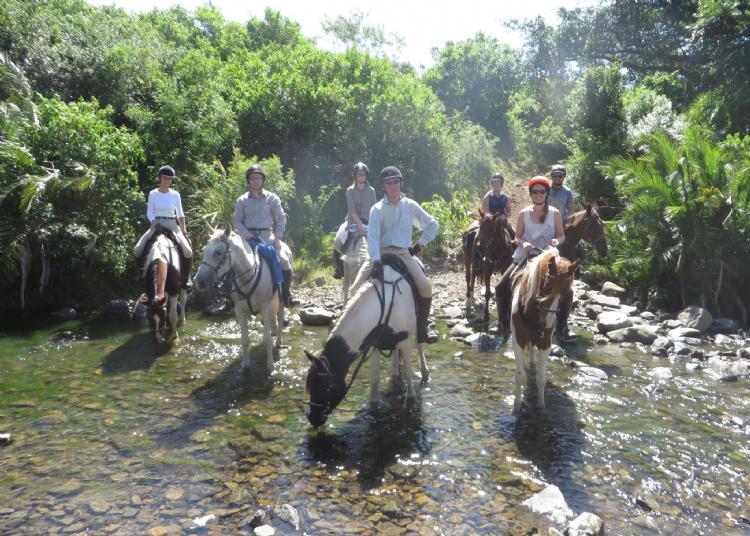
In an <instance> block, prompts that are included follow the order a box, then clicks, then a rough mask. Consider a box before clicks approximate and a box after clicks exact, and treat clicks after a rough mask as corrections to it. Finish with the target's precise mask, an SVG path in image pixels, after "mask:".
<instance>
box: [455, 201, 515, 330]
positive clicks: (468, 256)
mask: <svg viewBox="0 0 750 536" xmlns="http://www.w3.org/2000/svg"><path fill="white" fill-rule="evenodd" d="M479 214H480V216H481V220H480V221H479V225H478V227H477V226H476V225H471V226H469V227H468V228H467V229H466V231H464V237H463V239H462V244H463V250H464V270H465V273H466V312H467V314H468V313H469V312H470V310H471V307H472V306H473V305H474V283H475V281H476V279H477V277H480V278H481V281H482V282H484V319H485V322H486V321H488V320H489V314H490V313H489V301H490V297H492V291H491V290H490V279H491V278H492V274H493V273H495V272H499V273H503V272H504V271H505V269H506V268H507V267H508V266H510V263H511V260H512V257H513V247H512V244H511V239H510V233H509V232H508V229H507V225H508V224H507V223H506V220H505V215H504V214H500V213H495V214H484V213H482V211H480V212H479ZM472 234H474V238H472V236H471V235H472Z"/></svg>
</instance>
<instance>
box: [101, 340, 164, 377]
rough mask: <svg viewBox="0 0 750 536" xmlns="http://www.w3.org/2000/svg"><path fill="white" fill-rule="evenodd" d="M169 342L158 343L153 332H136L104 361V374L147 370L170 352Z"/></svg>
mask: <svg viewBox="0 0 750 536" xmlns="http://www.w3.org/2000/svg"><path fill="white" fill-rule="evenodd" d="M170 350H171V346H170V345H169V344H160V345H157V344H156V343H155V342H154V336H153V334H152V333H151V332H148V333H136V334H135V335H133V336H132V337H131V338H130V339H128V340H127V342H125V344H121V345H120V346H118V347H117V348H115V349H114V350H112V351H111V352H110V353H108V354H107V355H106V356H105V357H104V360H103V361H102V365H101V367H102V372H103V373H104V374H122V373H125V372H132V371H134V370H147V369H149V368H151V366H152V365H153V364H154V362H156V360H157V358H159V357H161V356H163V355H165V354H167V353H169V351H170Z"/></svg>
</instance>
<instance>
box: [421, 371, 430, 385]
mask: <svg viewBox="0 0 750 536" xmlns="http://www.w3.org/2000/svg"><path fill="white" fill-rule="evenodd" d="M420 383H421V384H422V385H427V384H428V383H430V375H429V374H422V380H421V381H420Z"/></svg>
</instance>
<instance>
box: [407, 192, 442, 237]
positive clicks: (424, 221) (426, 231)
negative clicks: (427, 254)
mask: <svg viewBox="0 0 750 536" xmlns="http://www.w3.org/2000/svg"><path fill="white" fill-rule="evenodd" d="M413 203H414V205H413V206H414V210H413V212H412V218H413V220H412V221H413V223H414V224H415V225H416V226H417V227H418V228H419V229H421V230H422V236H420V237H419V240H418V241H417V244H419V245H420V246H426V245H427V244H429V243H430V242H432V240H434V238H435V237H436V236H437V234H438V231H440V225H439V224H438V222H437V220H436V219H435V218H433V217H432V216H430V215H429V214H428V213H427V211H426V210H425V209H423V208H422V206H421V205H420V204H419V203H417V202H416V201H413Z"/></svg>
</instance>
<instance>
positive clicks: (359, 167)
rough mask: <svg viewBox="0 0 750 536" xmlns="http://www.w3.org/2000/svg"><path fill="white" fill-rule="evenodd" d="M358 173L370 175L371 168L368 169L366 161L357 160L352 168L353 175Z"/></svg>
mask: <svg viewBox="0 0 750 536" xmlns="http://www.w3.org/2000/svg"><path fill="white" fill-rule="evenodd" d="M357 173H364V174H365V175H369V174H370V170H369V169H367V166H366V165H365V164H364V163H362V162H357V163H356V164H354V167H353V168H352V175H356V174H357Z"/></svg>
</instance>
